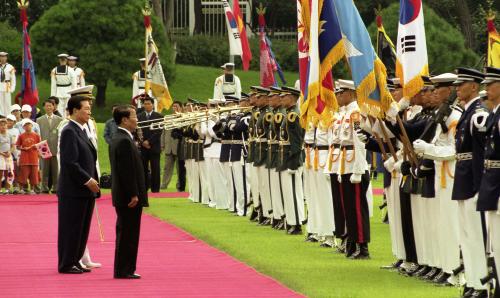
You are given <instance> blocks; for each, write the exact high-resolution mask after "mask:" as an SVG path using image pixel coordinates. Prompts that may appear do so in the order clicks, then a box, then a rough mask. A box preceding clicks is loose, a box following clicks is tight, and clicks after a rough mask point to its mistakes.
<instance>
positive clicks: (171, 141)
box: [161, 130, 179, 155]
mask: <svg viewBox="0 0 500 298" xmlns="http://www.w3.org/2000/svg"><path fill="white" fill-rule="evenodd" d="M178 145H179V140H178V139H175V138H174V137H172V130H163V133H162V134H161V147H162V148H163V151H164V152H165V154H172V155H177V147H178Z"/></svg>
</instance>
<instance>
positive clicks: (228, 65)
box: [220, 62, 234, 69]
mask: <svg viewBox="0 0 500 298" xmlns="http://www.w3.org/2000/svg"><path fill="white" fill-rule="evenodd" d="M220 67H221V68H223V69H226V68H234V63H231V62H228V63H224V64H223V65H221V66H220Z"/></svg>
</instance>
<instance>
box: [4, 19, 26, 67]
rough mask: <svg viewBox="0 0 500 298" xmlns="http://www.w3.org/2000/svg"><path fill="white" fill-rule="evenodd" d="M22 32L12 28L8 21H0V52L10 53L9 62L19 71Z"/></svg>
mask: <svg viewBox="0 0 500 298" xmlns="http://www.w3.org/2000/svg"><path fill="white" fill-rule="evenodd" d="M21 37H22V34H21V33H20V32H18V31H17V30H16V29H14V28H12V27H11V26H10V25H9V24H8V23H7V22H3V23H0V41H1V42H0V52H7V53H9V63H10V64H12V65H14V67H15V68H16V69H17V72H20V70H21V59H22V46H23V45H22V39H21Z"/></svg>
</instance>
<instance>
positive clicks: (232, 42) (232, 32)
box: [222, 0, 243, 56]
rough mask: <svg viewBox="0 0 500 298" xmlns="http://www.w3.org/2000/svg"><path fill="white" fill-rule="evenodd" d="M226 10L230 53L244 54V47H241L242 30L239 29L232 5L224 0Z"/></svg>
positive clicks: (234, 54)
mask: <svg viewBox="0 0 500 298" xmlns="http://www.w3.org/2000/svg"><path fill="white" fill-rule="evenodd" d="M222 5H223V6H224V11H225V14H226V25H227V36H228V38H229V55H233V56H242V55H243V49H242V47H241V38H240V32H239V30H238V22H237V21H236V18H235V17H234V14H233V11H232V10H231V6H229V3H227V0H222Z"/></svg>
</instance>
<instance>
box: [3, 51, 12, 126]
mask: <svg viewBox="0 0 500 298" xmlns="http://www.w3.org/2000/svg"><path fill="white" fill-rule="evenodd" d="M8 55H9V54H8V53H6V52H0V115H2V116H5V117H7V116H8V115H9V114H10V105H11V100H12V98H11V94H12V93H13V92H14V90H16V69H15V68H14V66H12V65H11V64H9V63H7V57H8Z"/></svg>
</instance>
